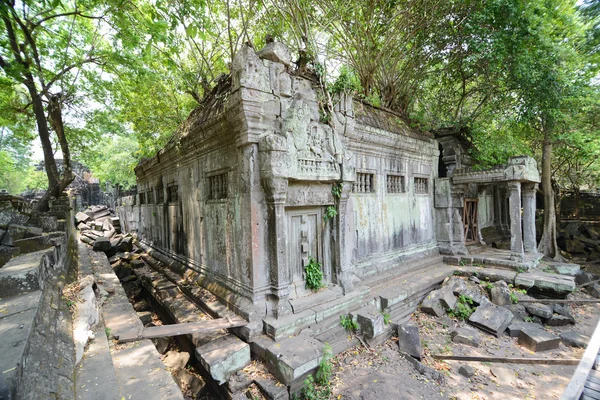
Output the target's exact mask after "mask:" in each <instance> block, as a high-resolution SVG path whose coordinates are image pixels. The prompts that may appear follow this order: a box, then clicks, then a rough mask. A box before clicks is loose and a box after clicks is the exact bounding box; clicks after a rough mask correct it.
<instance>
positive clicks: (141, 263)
mask: <svg viewBox="0 0 600 400" xmlns="http://www.w3.org/2000/svg"><path fill="white" fill-rule="evenodd" d="M129 265H130V266H131V268H133V269H135V268H142V267H143V266H144V265H146V264H144V260H140V259H138V260H131V261H130V262H129Z"/></svg>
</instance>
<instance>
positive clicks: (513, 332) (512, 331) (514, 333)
mask: <svg viewBox="0 0 600 400" xmlns="http://www.w3.org/2000/svg"><path fill="white" fill-rule="evenodd" d="M527 327H531V328H539V327H540V325H539V324H536V323H533V322H525V321H515V320H513V321H512V322H511V323H510V325H508V328H506V332H507V333H508V336H510V337H519V336H520V335H521V331H522V330H523V329H524V328H527Z"/></svg>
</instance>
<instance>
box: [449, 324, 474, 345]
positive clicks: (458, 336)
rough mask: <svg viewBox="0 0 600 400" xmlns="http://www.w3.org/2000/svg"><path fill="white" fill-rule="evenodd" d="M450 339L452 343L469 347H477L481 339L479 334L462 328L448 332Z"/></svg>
mask: <svg viewBox="0 0 600 400" xmlns="http://www.w3.org/2000/svg"><path fill="white" fill-rule="evenodd" d="M450 337H451V338H452V341H453V342H454V343H459V344H464V345H467V346H471V347H479V345H480V344H481V337H480V336H479V332H477V331H476V330H475V329H472V328H469V327H462V328H458V329H455V330H453V331H452V332H450Z"/></svg>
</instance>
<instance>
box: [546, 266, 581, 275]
mask: <svg viewBox="0 0 600 400" xmlns="http://www.w3.org/2000/svg"><path fill="white" fill-rule="evenodd" d="M546 269H547V270H549V271H552V272H556V273H557V274H560V275H571V276H575V275H577V274H579V273H580V272H581V266H580V265H579V264H569V263H560V264H559V263H557V264H550V265H547V266H546Z"/></svg>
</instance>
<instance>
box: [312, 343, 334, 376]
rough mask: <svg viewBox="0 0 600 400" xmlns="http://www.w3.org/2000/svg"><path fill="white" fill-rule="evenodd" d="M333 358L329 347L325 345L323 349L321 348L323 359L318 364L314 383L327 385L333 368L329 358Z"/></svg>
mask: <svg viewBox="0 0 600 400" xmlns="http://www.w3.org/2000/svg"><path fill="white" fill-rule="evenodd" d="M332 356H333V353H332V349H331V346H330V345H329V344H328V343H325V347H324V348H323V357H322V358H321V362H320V363H319V369H318V370H317V374H316V382H317V383H318V384H319V385H321V386H325V385H328V384H329V378H330V377H331V372H332V369H333V366H332V365H331V362H330V361H329V360H331V357H332Z"/></svg>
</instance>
